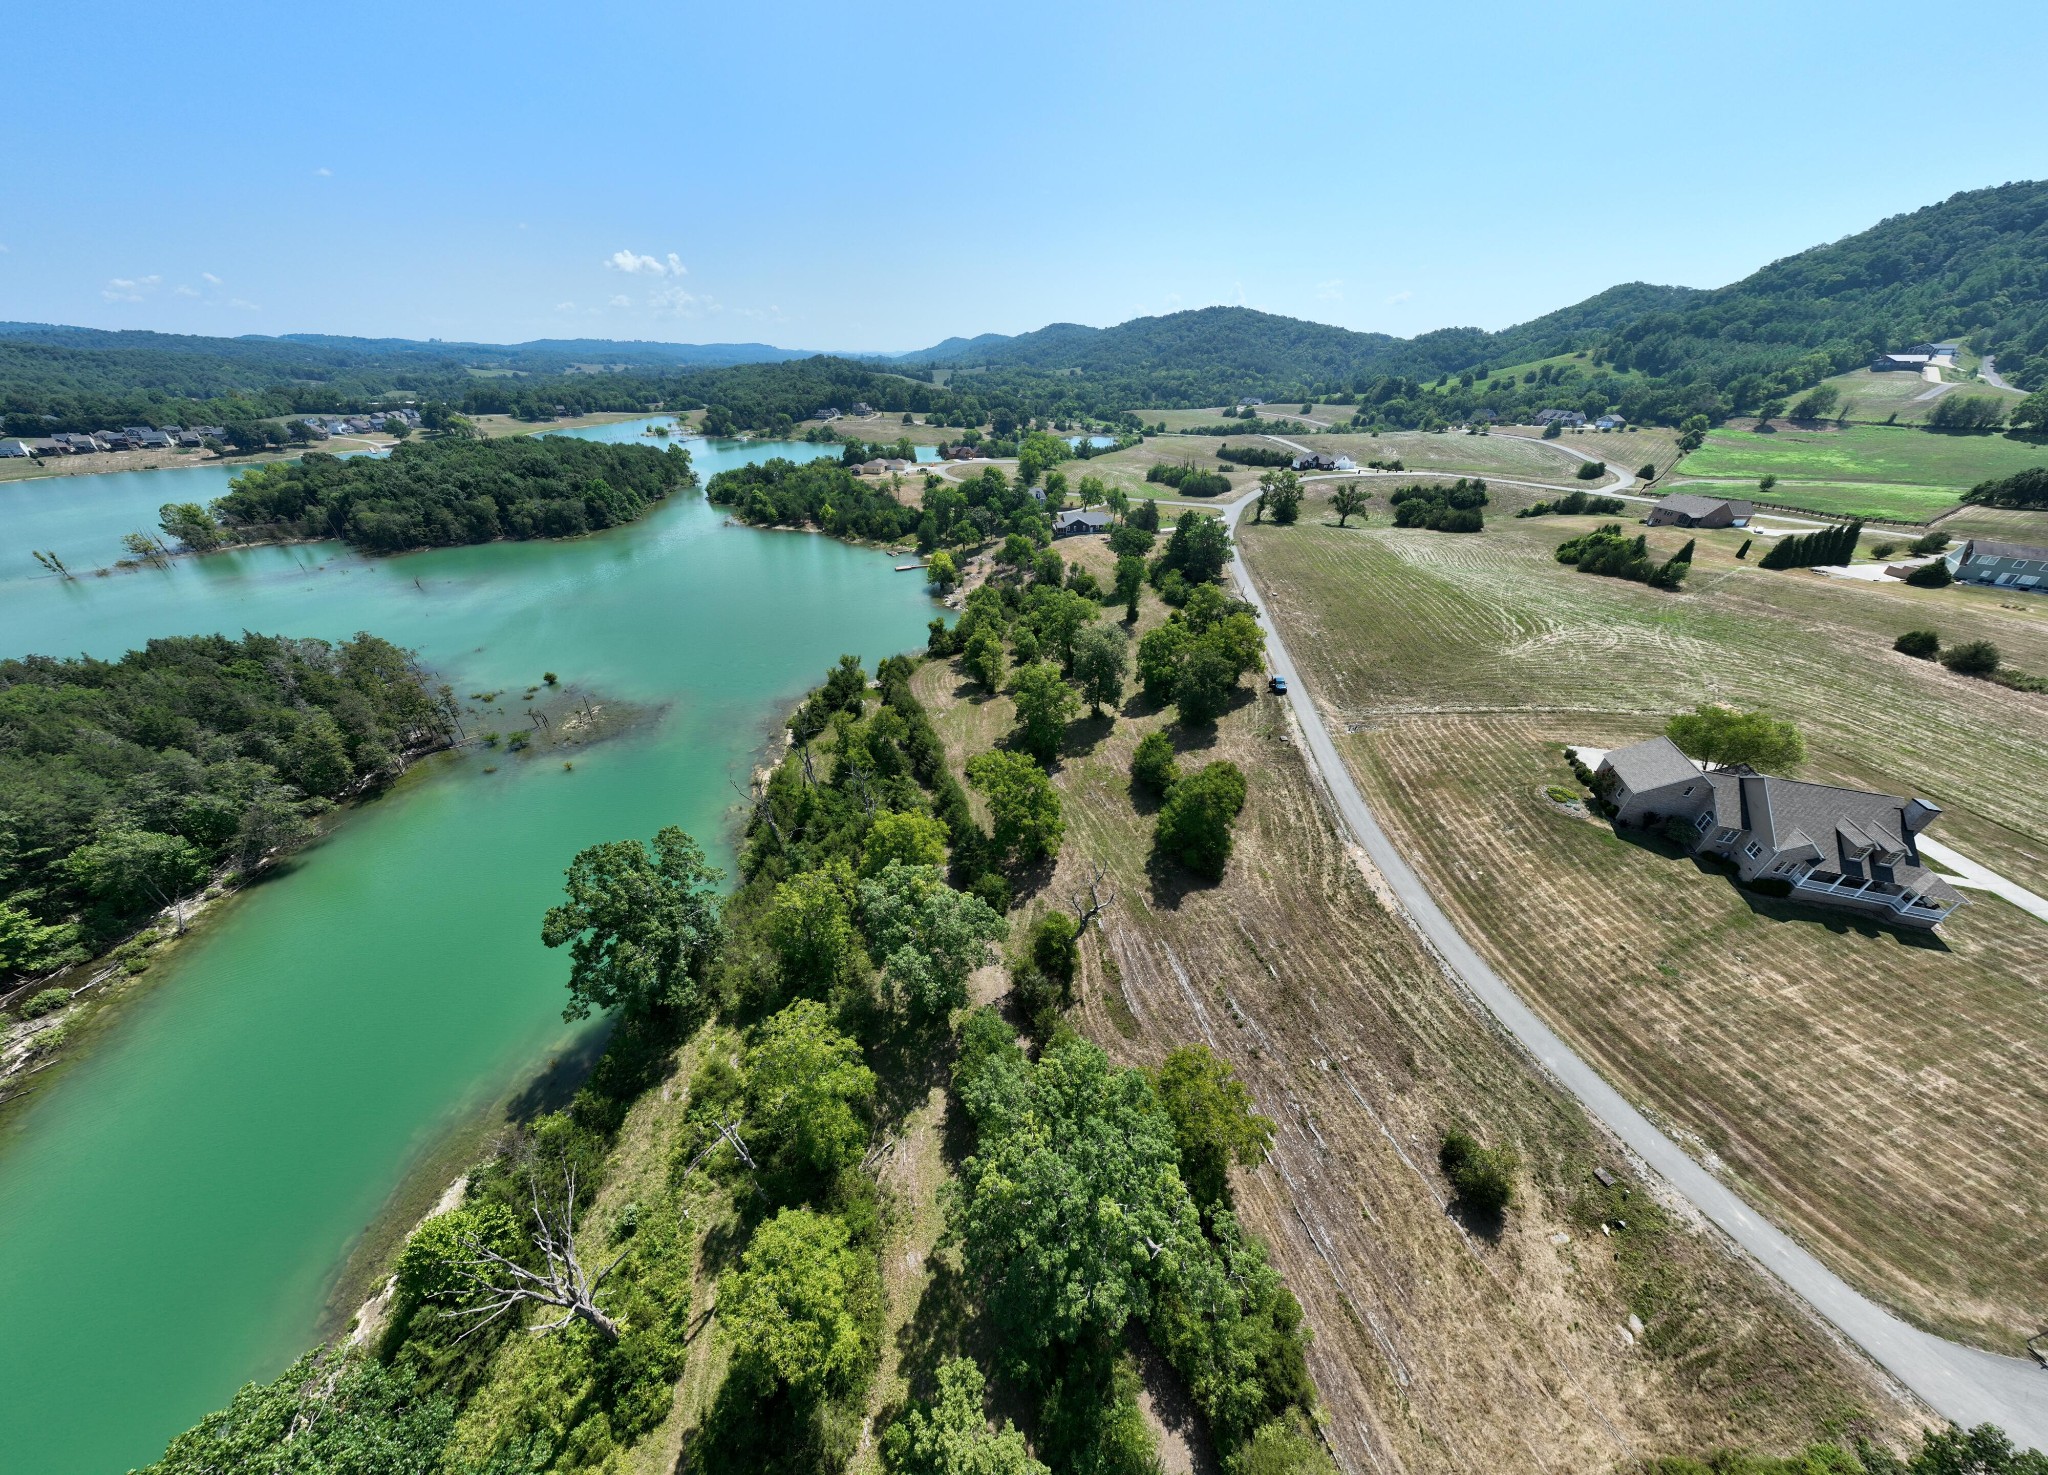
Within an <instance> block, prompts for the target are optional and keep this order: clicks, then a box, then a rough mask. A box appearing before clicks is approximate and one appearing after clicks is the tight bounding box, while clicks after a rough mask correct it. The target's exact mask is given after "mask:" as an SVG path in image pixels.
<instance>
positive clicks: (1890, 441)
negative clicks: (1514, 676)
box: [1679, 425, 2048, 494]
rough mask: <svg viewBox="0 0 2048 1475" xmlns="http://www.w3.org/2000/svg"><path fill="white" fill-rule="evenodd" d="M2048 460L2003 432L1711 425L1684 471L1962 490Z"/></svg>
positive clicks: (2037, 448) (2040, 449)
mask: <svg viewBox="0 0 2048 1475" xmlns="http://www.w3.org/2000/svg"><path fill="white" fill-rule="evenodd" d="M2044 463H2048V446H2043V445H2039V444H2029V443H2028V442H2026V441H2021V440H2015V439H2013V438H2012V437H2010V436H2005V435H1947V434H1942V433H1939V432H1934V431H1926V430H1913V429H1910V428H1908V427H1905V426H1897V425H1852V426H1850V427H1849V428H1848V429H1847V430H1777V431H1773V432H1767V433H1764V434H1761V435H1760V434H1758V433H1756V432H1755V431H1752V430H1716V431H1713V432H1711V433H1710V434H1709V435H1708V436H1707V441H1706V444H1705V445H1703V446H1701V447H1700V448H1699V449H1698V450H1697V451H1694V452H1693V453H1692V454H1691V455H1690V456H1687V457H1686V458H1685V460H1684V462H1683V463H1681V465H1680V468H1679V469H1680V471H1681V472H1683V473H1684V474H1685V475H1687V476H1704V477H1730V478H1735V479H1740V480H1745V481H1751V482H1754V481H1755V480H1756V479H1757V478H1759V477H1762V476H1765V475H1775V476H1778V477H1781V478H1784V479H1787V480H1795V481H1807V482H1825V483H1841V482H1882V483H1886V484H1890V485H1896V486H1904V487H1950V488H1953V489H1954V490H1955V492H1956V493H1958V494H1960V493H1962V492H1966V491H1968V490H1969V489H1970V488H1971V487H1973V486H1975V485H1976V484H1977V483H1978V482H1980V481H1983V480H1984V479H1985V478H1987V477H1995V476H2010V475H2012V474H2013V473H2014V472H2016V471H2024V470H2025V469H2026V468H2027V467H2029V466H2040V465H2042V464H2044Z"/></svg>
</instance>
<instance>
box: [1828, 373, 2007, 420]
mask: <svg viewBox="0 0 2048 1475" xmlns="http://www.w3.org/2000/svg"><path fill="white" fill-rule="evenodd" d="M1943 377H1944V378H1945V379H1947V380H1948V381H1949V382H1951V383H1952V384H1954V385H1955V387H1954V388H1953V389H1948V390H1944V391H1943V392H1942V394H1940V395H1938V396H1937V397H1935V398H1934V399H1931V400H1930V399H1922V398H1921V396H1922V395H1924V394H1925V393H1927V391H1928V390H1930V389H1932V388H1934V386H1933V385H1932V384H1929V383H1927V382H1926V381H1925V380H1923V379H1922V378H1921V377H1920V376H1919V375H1918V374H1873V373H1871V372H1870V370H1868V369H1852V370H1850V371H1849V372H1848V373H1846V374H1837V375H1835V377H1834V378H1832V379H1829V380H1826V381H1825V382H1826V383H1828V384H1830V385H1832V386H1833V387H1834V388H1835V389H1836V390H1837V391H1838V392H1839V393H1840V394H1841V396H1842V403H1841V406H1840V407H1839V408H1838V409H1837V410H1836V412H1835V413H1836V414H1837V415H1839V416H1840V417H1841V418H1842V419H1844V420H1853V421H1862V422H1881V421H1884V420H1886V419H1889V418H1893V417H1896V419H1897V421H1898V423H1899V424H1901V425H1920V424H1923V423H1925V421H1926V419H1927V417H1928V416H1929V415H1930V414H1932V413H1933V412H1934V407H1935V406H1936V405H1938V404H1940V403H1941V401H1942V400H1943V399H1950V398H1954V397H1955V396H1957V395H1973V394H1974V395H1989V396H1990V397H1991V398H1993V399H1997V400H2003V401H2005V402H2007V403H2010V404H2017V403H2019V401H2020V400H2021V399H2023V398H2025V396H2024V395H2022V394H2021V393H2020V392H2019V391H2017V390H2008V389H1993V388H1992V387H1991V386H1990V385H1989V384H1985V383H1983V382H1981V381H1979V380H1974V379H1971V380H1966V379H1964V378H1963V376H1962V375H1961V374H1960V373H1958V372H1957V371H1955V370H1953V369H1952V370H1949V371H1948V372H1947V373H1946V374H1945V375H1944V376H1943ZM1797 400H1798V397H1797V396H1796V395H1795V396H1794V403H1797Z"/></svg>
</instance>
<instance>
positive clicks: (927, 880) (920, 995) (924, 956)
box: [860, 863, 1009, 1018]
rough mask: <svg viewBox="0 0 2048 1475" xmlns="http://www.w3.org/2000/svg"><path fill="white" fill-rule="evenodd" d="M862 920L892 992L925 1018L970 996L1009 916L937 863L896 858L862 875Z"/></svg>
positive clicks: (1006, 929) (1001, 937)
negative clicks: (971, 980)
mask: <svg viewBox="0 0 2048 1475" xmlns="http://www.w3.org/2000/svg"><path fill="white" fill-rule="evenodd" d="M860 908H861V928H862V931H863V932H864V933H865V934H866V936H867V940H868V951H869V953H870V955H871V956H873V957H875V958H877V959H879V960H880V961H881V965H882V976H883V980H884V982H885V983H886V984H887V986H888V988H889V990H890V992H891V994H892V996H893V997H894V998H895V999H897V1000H899V1001H901V1002H902V1003H903V1004H904V1005H905V1006H906V1007H907V1008H908V1009H909V1010H910V1012H911V1013H912V1014H913V1015H915V1016H918V1017H922V1018H935V1017H940V1016H943V1015H944V1014H945V1013H946V1012H947V1011H948V1010H951V1009H957V1008H959V1007H960V1005H962V1004H964V1003H966V1002H967V977H968V975H969V974H971V973H972V972H974V970H975V969H977V968H980V967H983V966H985V965H986V964H987V963H988V962H989V960H990V957H991V954H990V948H991V946H992V945H993V944H995V943H997V942H1000V941H1002V939H1003V938H1004V936H1006V935H1007V934H1008V932H1009V924H1008V923H1006V922H1005V921H1004V920H1003V919H1002V918H1001V917H1000V916H998V915H997V914H996V912H995V911H994V910H992V909H991V908H990V907H989V905H988V903H986V902H985V901H983V900H982V899H981V898H980V897H979V896H974V895H970V894H968V893H966V892H961V891H955V890H954V889H953V888H952V887H950V886H948V885H947V884H946V883H945V881H944V880H943V879H942V878H941V877H940V875H939V872H938V871H937V869H936V868H934V867H932V866H906V865H903V864H900V863H898V864H895V865H891V866H889V867H888V868H887V869H885V870H884V871H883V872H882V873H881V875H879V876H877V877H875V878H874V879H873V880H869V881H863V882H861V883H860Z"/></svg>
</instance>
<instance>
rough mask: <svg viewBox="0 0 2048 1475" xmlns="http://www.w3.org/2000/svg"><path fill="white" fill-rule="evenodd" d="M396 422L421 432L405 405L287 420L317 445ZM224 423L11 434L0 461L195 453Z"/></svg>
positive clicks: (220, 439)
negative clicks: (126, 453)
mask: <svg viewBox="0 0 2048 1475" xmlns="http://www.w3.org/2000/svg"><path fill="white" fill-rule="evenodd" d="M392 420H397V421H400V422H402V423H403V424H404V425H405V426H406V427H407V428H408V429H411V430H417V429H419V428H420V412H419V411H418V410H416V409H413V408H411V407H410V406H405V407H402V408H399V409H395V410H375V411H372V412H370V413H368V414H360V415H307V416H304V417H302V418H300V419H298V420H295V421H290V422H287V424H288V426H289V425H291V424H297V425H303V426H304V427H305V429H306V433H307V435H308V436H309V437H310V438H311V439H313V440H316V441H323V440H330V439H332V438H333V437H335V436H337V435H367V434H370V433H372V432H375V431H381V430H382V429H383V428H384V426H385V425H386V423H387V422H389V421H392ZM227 439H228V427H227V426H225V425H124V426H121V427H120V428H119V429H116V430H95V431H91V432H85V431H59V432H56V433H54V434H51V435H43V436H10V437H8V438H6V439H0V459H10V458H11V459H19V458H21V457H24V456H93V455H104V454H109V453H112V452H115V451H170V450H198V449H200V448H202V447H204V446H205V445H206V443H207V442H208V441H213V442H215V443H217V444H224V443H226V441H227Z"/></svg>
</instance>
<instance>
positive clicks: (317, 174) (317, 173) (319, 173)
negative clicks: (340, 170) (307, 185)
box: [313, 164, 334, 179]
mask: <svg viewBox="0 0 2048 1475" xmlns="http://www.w3.org/2000/svg"><path fill="white" fill-rule="evenodd" d="M313 177H314V178H315V179H332V178H334V171H333V170H332V169H329V168H328V167H327V166H326V165H325V164H322V165H321V166H320V167H319V168H318V169H315V170H314V171H313Z"/></svg>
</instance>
